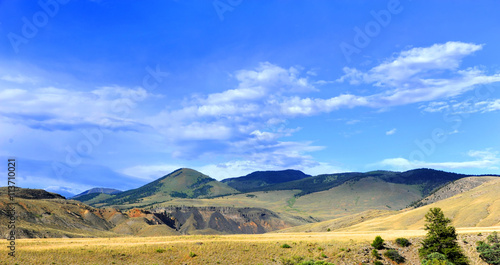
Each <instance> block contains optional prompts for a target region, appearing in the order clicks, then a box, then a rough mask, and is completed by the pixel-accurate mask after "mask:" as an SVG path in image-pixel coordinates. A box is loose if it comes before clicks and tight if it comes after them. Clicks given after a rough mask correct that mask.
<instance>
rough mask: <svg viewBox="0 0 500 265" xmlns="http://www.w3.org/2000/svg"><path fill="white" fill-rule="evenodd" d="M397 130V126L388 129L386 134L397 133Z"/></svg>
mask: <svg viewBox="0 0 500 265" xmlns="http://www.w3.org/2000/svg"><path fill="white" fill-rule="evenodd" d="M396 131H397V129H396V128H394V129H391V130H388V131H387V132H385V135H393V134H395V133H396Z"/></svg>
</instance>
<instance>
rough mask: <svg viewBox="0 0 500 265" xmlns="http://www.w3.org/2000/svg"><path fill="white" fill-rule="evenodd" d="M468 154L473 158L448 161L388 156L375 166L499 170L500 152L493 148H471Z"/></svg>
mask: <svg viewBox="0 0 500 265" xmlns="http://www.w3.org/2000/svg"><path fill="white" fill-rule="evenodd" d="M467 156H468V157H469V159H471V160H466V161H448V162H426V161H416V160H415V161H410V160H408V159H406V158H402V157H397V158H388V159H384V160H382V161H380V162H378V163H375V164H374V165H375V166H382V167H386V168H387V167H389V168H391V169H395V170H409V169H415V168H435V169H443V170H456V169H470V168H475V169H494V170H497V169H498V168H499V166H500V157H498V152H496V151H492V150H491V149H486V150H470V151H469V152H467Z"/></svg>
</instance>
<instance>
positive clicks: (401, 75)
mask: <svg viewBox="0 0 500 265" xmlns="http://www.w3.org/2000/svg"><path fill="white" fill-rule="evenodd" d="M481 48H482V45H476V44H472V43H463V42H447V43H444V44H434V45H433V46H431V47H427V48H413V49H410V50H408V51H402V52H400V53H399V54H398V55H397V56H396V57H395V58H392V59H390V60H388V61H387V62H384V63H382V64H380V65H378V66H376V67H373V68H372V69H370V70H368V71H366V72H363V71H361V70H358V69H355V68H349V67H346V68H344V73H345V74H344V75H343V76H342V77H340V78H339V79H337V81H338V82H347V81H348V82H349V83H350V84H353V85H358V84H371V85H373V86H375V87H380V88H384V89H386V90H385V91H384V92H382V93H378V94H373V95H370V96H366V97H365V98H364V100H365V101H366V104H364V105H367V106H371V107H376V108H382V107H387V106H398V105H405V104H411V103H416V102H424V101H432V100H436V99H441V98H449V97H454V96H457V95H460V94H463V93H464V92H467V91H470V90H472V89H473V88H474V87H475V86H476V85H481V84H490V83H495V82H500V74H494V75H486V74H485V73H484V72H483V71H481V70H479V69H477V68H467V69H465V70H459V69H458V67H459V65H460V63H461V61H462V59H463V58H464V57H465V56H468V55H470V54H472V53H474V52H475V51H478V50H480V49H481Z"/></svg>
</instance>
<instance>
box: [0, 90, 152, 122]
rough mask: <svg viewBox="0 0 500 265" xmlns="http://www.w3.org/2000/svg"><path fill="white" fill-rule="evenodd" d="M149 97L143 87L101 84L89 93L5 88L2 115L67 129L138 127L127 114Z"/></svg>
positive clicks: (1, 96) (0, 110) (10, 119)
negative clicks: (104, 85)
mask: <svg viewBox="0 0 500 265" xmlns="http://www.w3.org/2000/svg"><path fill="white" fill-rule="evenodd" d="M147 97H148V93H147V92H146V91H145V90H144V89H143V88H135V89H130V88H123V87H118V86H115V87H102V88H99V89H96V90H93V91H90V92H81V91H71V90H66V89H60V88H55V87H42V88H36V89H32V90H28V89H3V90H1V91H0V100H1V101H2V104H1V105H0V115H1V116H3V117H4V118H6V119H8V120H9V121H10V122H12V123H16V124H24V125H26V126H29V127H33V128H39V129H40V128H42V129H47V130H64V129H65V128H70V127H71V128H78V127H81V126H90V125H93V126H102V127H105V128H127V127H133V128H134V129H137V128H138V127H140V126H145V125H141V124H140V122H137V121H135V120H132V119H130V118H129V117H128V116H129V115H130V113H131V112H132V110H133V108H135V107H136V105H137V103H138V102H140V101H142V100H144V99H145V98H147Z"/></svg>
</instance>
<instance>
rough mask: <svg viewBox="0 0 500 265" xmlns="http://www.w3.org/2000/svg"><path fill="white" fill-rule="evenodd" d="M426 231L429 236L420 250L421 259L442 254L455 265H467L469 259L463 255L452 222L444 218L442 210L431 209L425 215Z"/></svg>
mask: <svg viewBox="0 0 500 265" xmlns="http://www.w3.org/2000/svg"><path fill="white" fill-rule="evenodd" d="M425 221H426V222H427V224H426V225H425V230H427V235H426V237H425V239H424V240H423V242H422V247H421V248H420V249H419V250H418V252H419V254H420V258H422V259H423V258H426V257H427V256H428V255H430V254H432V253H435V252H437V253H441V254H443V255H445V256H446V258H447V259H448V260H449V261H451V262H452V263H453V264H455V265H467V264H469V263H468V260H467V257H465V255H464V254H463V253H462V250H461V249H460V246H459V245H458V243H457V233H456V231H455V227H453V226H450V225H449V224H450V223H451V220H450V219H448V218H446V217H444V213H443V211H441V209H440V208H431V209H430V210H429V212H428V213H427V214H426V215H425Z"/></svg>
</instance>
